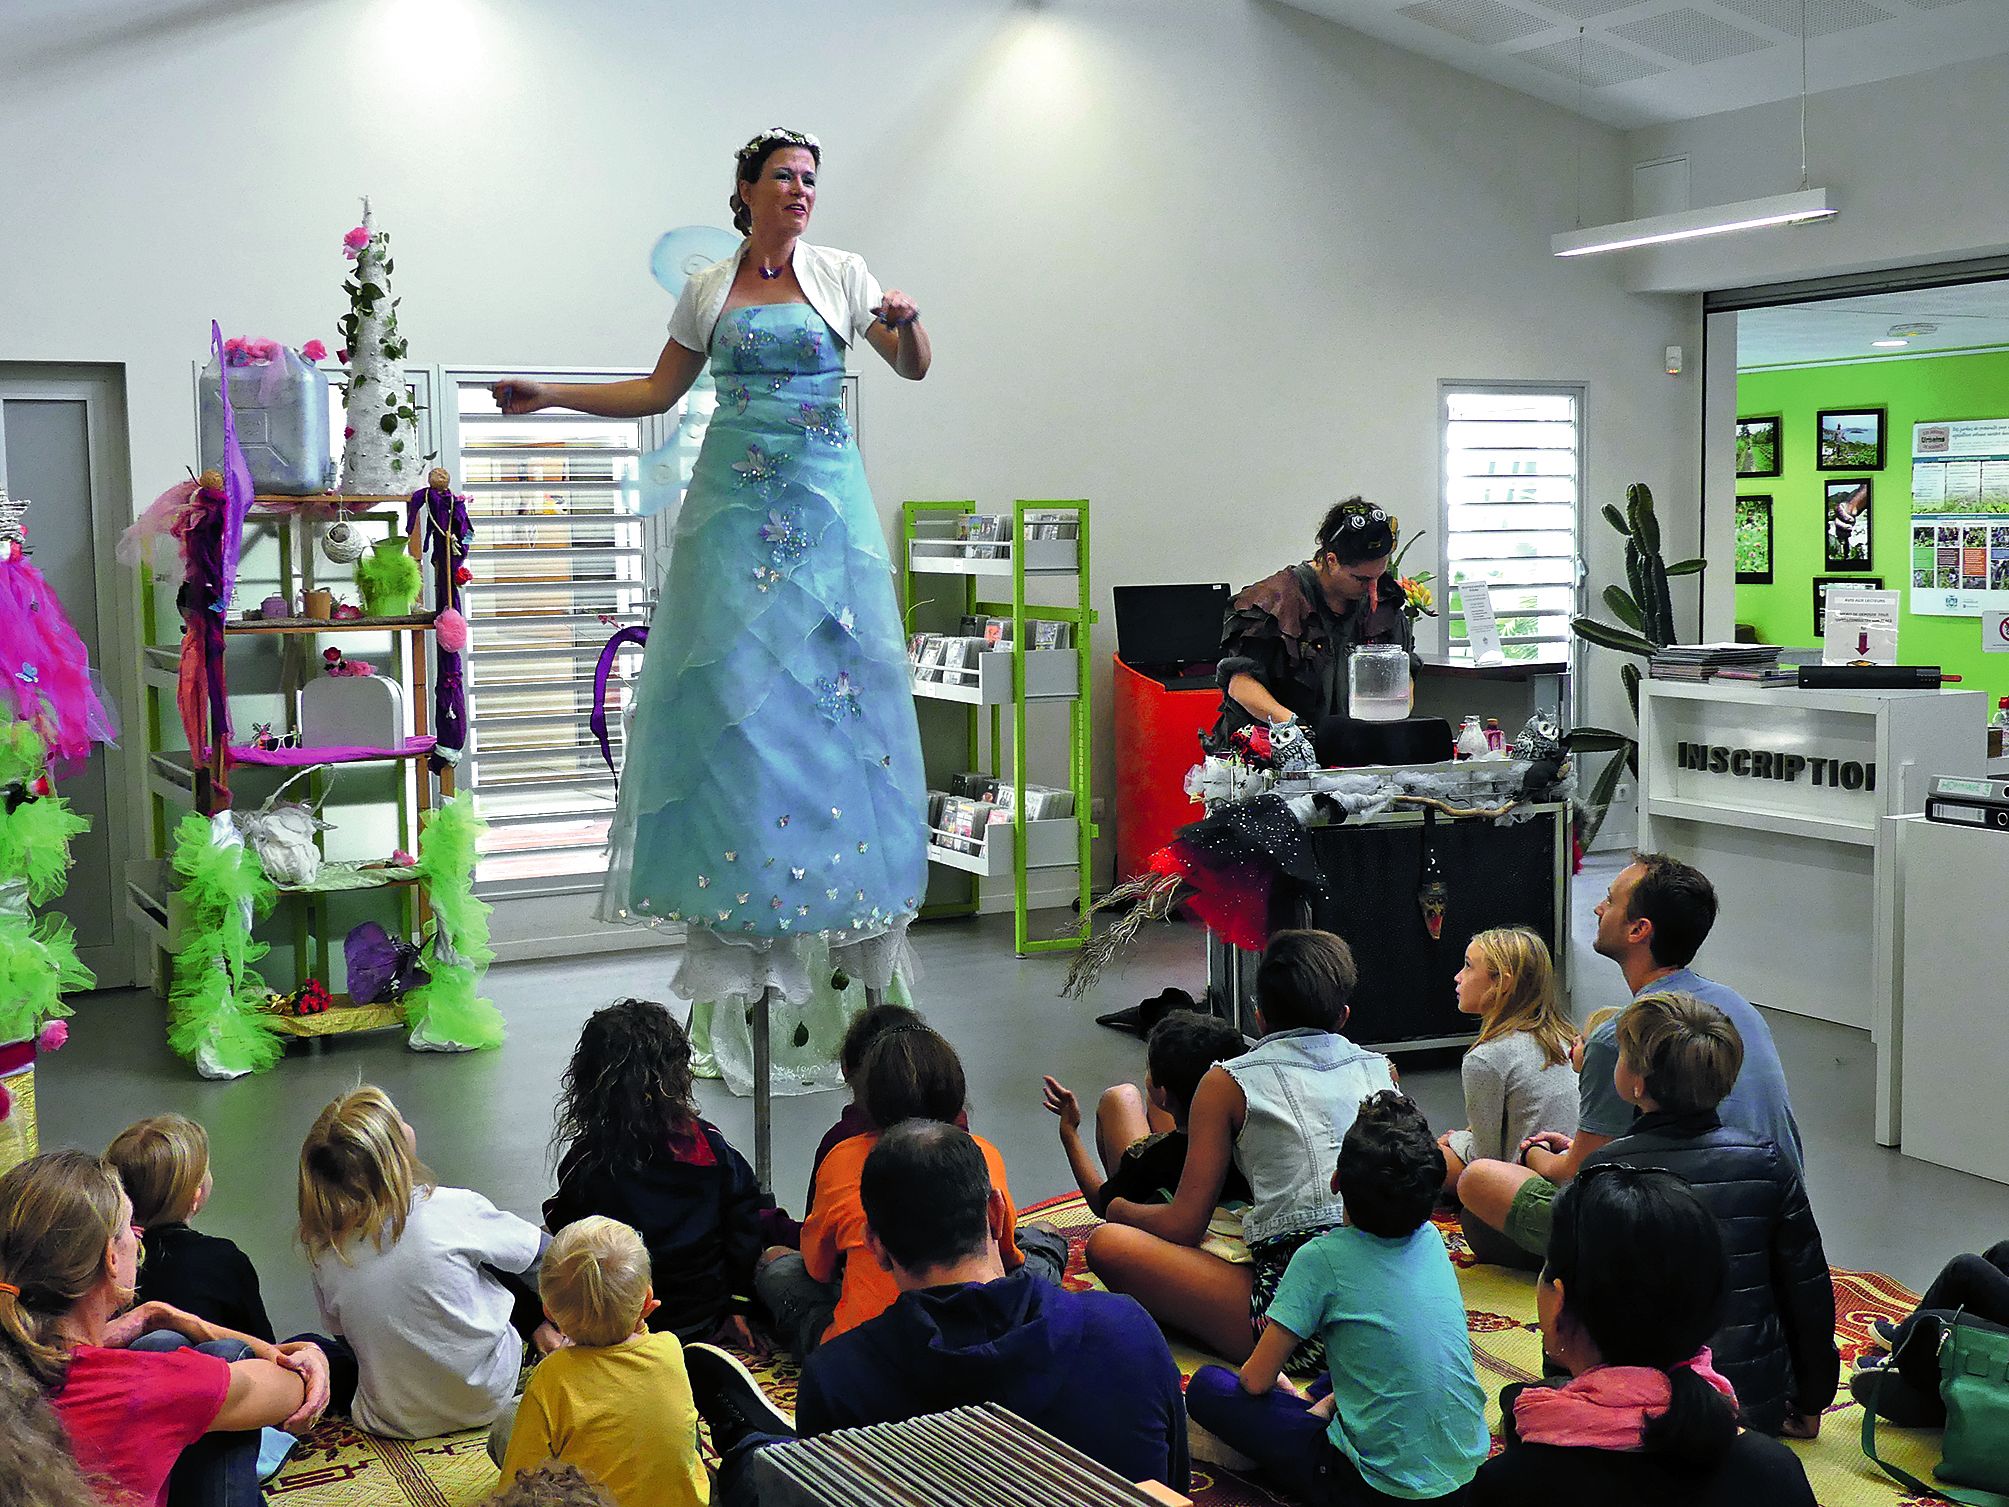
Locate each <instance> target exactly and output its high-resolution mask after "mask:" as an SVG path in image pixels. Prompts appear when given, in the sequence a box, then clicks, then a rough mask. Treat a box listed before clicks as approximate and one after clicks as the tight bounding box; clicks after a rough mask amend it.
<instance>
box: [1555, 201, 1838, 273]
mask: <svg viewBox="0 0 2009 1507" xmlns="http://www.w3.org/2000/svg"><path fill="white" fill-rule="evenodd" d="M1834 213H1835V210H1834V206H1833V205H1831V204H1830V203H1828V191H1827V190H1826V189H1824V188H1806V189H1801V190H1800V191H1799V192H1798V193H1791V194H1773V195H1772V196H1771V197H1769V198H1765V199H1744V200H1740V201H1739V202H1737V203H1735V204H1715V205H1711V206H1710V207H1709V208H1708V209H1684V210H1682V211H1681V212H1680V213H1679V214H1671V215H1653V216H1650V217H1649V218H1647V219H1644V220H1621V221H1619V222H1618V223H1617V224H1615V225H1593V226H1591V227H1589V228H1588V229H1586V230H1571V231H1565V232H1564V233H1563V234H1561V235H1558V236H1554V237H1551V239H1550V242H1549V244H1550V247H1551V248H1552V249H1553V250H1554V252H1555V254H1556V255H1557V256H1589V255H1591V254H1592V253H1594V252H1598V251H1624V250H1626V249H1628V248H1630V247H1633V246H1658V245H1661V244H1663V243H1665V242H1667V241H1692V240H1695V239H1697V238H1699V237H1701V236H1710V235H1727V234H1729V233H1730V232H1731V231H1733V230H1757V229H1759V228H1760V227H1762V226H1766V225H1804V224H1807V223H1809V222H1811V221H1814V220H1826V219H1831V218H1832V217H1833V216H1834Z"/></svg>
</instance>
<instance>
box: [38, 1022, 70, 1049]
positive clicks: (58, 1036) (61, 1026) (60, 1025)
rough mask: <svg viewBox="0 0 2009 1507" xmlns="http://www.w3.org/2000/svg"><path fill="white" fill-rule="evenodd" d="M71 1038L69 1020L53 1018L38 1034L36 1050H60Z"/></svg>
mask: <svg viewBox="0 0 2009 1507" xmlns="http://www.w3.org/2000/svg"><path fill="white" fill-rule="evenodd" d="M69 1039H70V1027H69V1023H68V1022H67V1021H61V1020H52V1021H50V1022H49V1023H48V1024H47V1025H46V1026H44V1027H42V1030H41V1034H39V1035H38V1036H36V1038H35V1050H36V1051H38V1052H60V1051H62V1049H63V1044H64V1043H65V1042H67V1041H68V1040H69Z"/></svg>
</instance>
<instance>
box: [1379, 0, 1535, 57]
mask: <svg viewBox="0 0 2009 1507" xmlns="http://www.w3.org/2000/svg"><path fill="white" fill-rule="evenodd" d="M1396 14H1398V15H1403V16H1407V17H1408V18H1409V19H1410V20H1412V21H1421V22H1422V23H1423V24H1424V25H1425V26H1434V27H1436V28H1437V29H1438V30H1439V31H1448V32H1449V33H1451V35H1452V36H1454V37H1462V38H1464V39H1465V40H1466V41H1467V42H1476V43H1478V44H1479V45H1480V46H1482V47H1493V46H1497V45H1498V44H1499V43H1501V42H1518V41H1520V39H1521V38H1522V37H1531V36H1533V35H1534V34H1535V33H1536V32H1538V31H1547V30H1548V29H1549V27H1550V25H1551V24H1552V23H1550V22H1548V21H1544V20H1542V19H1540V18H1539V17H1536V16H1531V15H1529V14H1528V13H1527V12H1526V11H1519V10H1515V9H1514V8H1513V7H1512V6H1511V5H1501V4H1500V3H1499V0H1416V3H1415V4H1414V5H1405V6H1402V7H1401V8H1400V9H1399V10H1398V11H1397V12H1396Z"/></svg>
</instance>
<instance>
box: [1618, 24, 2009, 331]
mask: <svg viewBox="0 0 2009 1507" xmlns="http://www.w3.org/2000/svg"><path fill="white" fill-rule="evenodd" d="M2005 118H2009V54H2002V55H1999V56H1996V57H1992V58H1984V59H1981V60H1980V61H1978V62H1972V63H1959V64H1955V65H1954V66H1952V67H1950V68H1941V69H1937V70H1935V71H1934V72H1931V73H1922V74H1914V75H1912V76H1911V77H1909V78H1896V79H1885V80H1883V81H1882V82H1880V83H1874V84H1859V85H1857V86H1855V87H1853V88H1848V89H1833V90H1829V91H1827V92H1825V93H1819V94H1814V95H1811V96H1810V97H1809V98H1808V101H1807V143H1808V155H1807V165H1808V173H1809V176H1810V178H1811V180H1812V182H1813V185H1814V186H1815V187H1816V188H1820V187H1827V188H1829V189H1831V190H1833V199H1832V201H1831V202H1833V203H1834V204H1835V205H1837V206H1838V208H1839V210H1840V212H1839V213H1838V214H1837V215H1836V216H1835V217H1834V219H1832V220H1828V221H1824V222H1822V223H1820V224H1815V225H1804V226H1795V227H1791V228H1785V229H1780V230H1776V231H1771V230H1768V231H1762V232H1758V233H1755V234H1751V235H1739V236H1719V237H1717V238H1715V239H1713V240H1705V241H1690V242H1687V243H1685V244H1681V245H1674V246H1663V247H1657V248H1654V249H1652V250H1648V251H1642V252H1638V253H1634V254H1633V260H1632V263H1631V266H1630V267H1629V269H1628V279H1627V282H1628V286H1630V287H1634V288H1638V289H1642V290H1656V291H1670V290H1679V291H1690V290H1706V289H1711V288H1736V287H1745V286H1751V285H1755V284H1763V283H1771V282H1787V281H1791V280H1794V279H1797V278H1805V277H1824V276H1833V275H1837V274H1841V273H1847V272H1862V271H1869V270H1874V269H1879V268H1885V267H1902V266H1911V265H1917V264H1921V263H1928V262H1947V261H1959V260H1962V259H1965V258H1968V257H1977V256H1993V255H1997V254H2000V253H2003V252H2009V151H2005V150H2004V145H2005V142H2009V127H2005V125H2004V120H2005ZM1628 141H1629V144H1630V155H1631V157H1632V160H1633V161H1635V162H1647V161H1650V160H1652V159H1654V158H1657V157H1671V156H1680V155H1686V156H1687V157H1688V158H1689V162H1690V172H1691V180H1690V181H1691V186H1692V194H1691V199H1692V202H1693V203H1694V204H1695V205H1696V206H1697V207H1698V208H1699V207H1701V206H1704V205H1709V204H1721V203H1726V202H1729V201H1733V200H1737V199H1751V198H1757V197H1759V196H1761V195H1765V194H1780V193H1787V192H1789V191H1791V190H1793V189H1796V188H1798V187H1799V186H1800V124H1799V102H1798V101H1797V100H1791V101H1785V102H1782V103H1779V104H1771V105H1759V106H1756V107H1754V108H1752V109H1749V110H1733V111H1730V112H1728V113H1726V114H1722V115H1710V116H1705V117H1704V118H1702V119H1700V120H1690V121H1683V122H1681V123H1679V124H1676V125H1671V126H1659V127H1654V128H1652V129H1649V130H1643V131H1635V132H1633V133H1632V135H1631V136H1630V137H1629V138H1628Z"/></svg>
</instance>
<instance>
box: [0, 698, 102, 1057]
mask: <svg viewBox="0 0 2009 1507" xmlns="http://www.w3.org/2000/svg"><path fill="white" fill-rule="evenodd" d="M47 755H48V750H47V748H46V747H45V746H44V745H43V742H42V738H41V735H40V734H39V733H37V732H36V731H35V729H34V728H33V727H31V726H29V725H28V724H27V723H25V722H14V723H9V724H8V725H7V726H6V727H5V728H4V729H0V786H5V785H32V784H33V783H34V782H35V781H36V780H38V779H40V778H41V776H42V775H43V774H44V773H45V772H46V770H47V768H48V765H47V762H46V760H47ZM90 827H91V824H90V822H88V821H87V820H85V819H84V818H83V817H81V816H79V815H77V813H76V812H74V811H72V810H71V809H70V803H69V802H68V801H66V800H63V799H62V798H61V797H59V796H53V795H45V796H40V797H38V798H36V799H33V800H26V801H23V802H22V803H21V804H20V805H18V806H16V807H15V808H14V809H13V810H12V811H6V810H5V808H4V807H0V1041H23V1040H26V1039H27V1038H28V1037H31V1036H33V1035H34V1034H35V1033H36V1032H37V1031H39V1030H41V1029H42V1027H43V1026H45V1025H47V1024H48V1023H49V1022H50V1021H52V1020H58V1019H60V1018H62V1017H63V1016H65V1015H68V1014H69V1013H70V1007H69V1006H68V1005H66V1004H64V1003H63V996H64V995H65V994H66V993H70V992H72V991H74V990H78V989H93V988H96V987H97V982H98V981H97V979H96V978H95V977H94V976H93V975H92V973H91V970H90V969H88V968H86V967H85V966H84V965H83V964H82V963H81V962H79V961H78V960H77V940H76V934H75V933H74V932H73V931H72V930H71V929H70V923H69V922H68V921H67V920H65V919H64V918H63V917H61V916H35V915H32V914H30V913H29V910H28V906H29V905H30V904H31V903H33V904H35V905H46V904H47V903H48V902H49V901H51V900H54V899H55V898H56V897H57V896H58V895H60V894H62V893H63V891H64V889H65V888H66V887H67V886H68V884H69V876H70V840H71V839H72V838H74V837H75V836H76V835H77V834H78V833H80V832H88V831H89V830H90Z"/></svg>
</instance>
